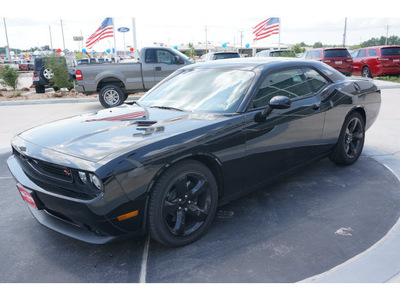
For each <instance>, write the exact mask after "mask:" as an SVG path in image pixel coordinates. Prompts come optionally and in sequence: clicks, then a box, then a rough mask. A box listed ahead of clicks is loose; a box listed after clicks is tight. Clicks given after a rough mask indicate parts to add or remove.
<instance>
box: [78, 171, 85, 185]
mask: <svg viewBox="0 0 400 300" xmlns="http://www.w3.org/2000/svg"><path fill="white" fill-rule="evenodd" d="M78 174H79V179H80V180H81V181H82V183H83V184H86V183H87V176H86V173H85V172H79V173H78Z"/></svg>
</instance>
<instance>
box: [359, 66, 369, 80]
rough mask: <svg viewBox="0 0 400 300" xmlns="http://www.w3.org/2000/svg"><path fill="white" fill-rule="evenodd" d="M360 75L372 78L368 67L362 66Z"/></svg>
mask: <svg viewBox="0 0 400 300" xmlns="http://www.w3.org/2000/svg"><path fill="white" fill-rule="evenodd" d="M361 75H362V77H368V78H372V75H371V70H370V69H369V68H368V67H364V68H363V69H362V74H361Z"/></svg>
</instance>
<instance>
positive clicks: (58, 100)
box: [0, 96, 141, 106]
mask: <svg viewBox="0 0 400 300" xmlns="http://www.w3.org/2000/svg"><path fill="white" fill-rule="evenodd" d="M140 98H141V97H140V96H129V97H128V99H127V101H129V100H133V101H136V100H139V99H140ZM90 102H97V103H100V102H99V99H98V98H70V99H63V98H54V99H43V100H21V101H0V106H13V105H35V104H65V103H90Z"/></svg>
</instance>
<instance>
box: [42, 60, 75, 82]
mask: <svg viewBox="0 0 400 300" xmlns="http://www.w3.org/2000/svg"><path fill="white" fill-rule="evenodd" d="M45 68H46V69H51V70H52V72H53V74H54V76H53V78H51V79H50V83H52V84H53V86H54V87H56V88H68V89H70V88H71V87H72V82H71V81H70V80H69V79H70V78H69V72H68V66H67V61H66V60H65V58H64V57H61V56H50V57H47V58H46V63H45Z"/></svg>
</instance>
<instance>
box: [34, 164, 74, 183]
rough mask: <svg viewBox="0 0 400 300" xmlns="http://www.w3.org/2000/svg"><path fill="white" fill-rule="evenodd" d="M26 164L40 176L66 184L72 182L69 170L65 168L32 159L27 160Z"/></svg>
mask: <svg viewBox="0 0 400 300" xmlns="http://www.w3.org/2000/svg"><path fill="white" fill-rule="evenodd" d="M28 163H29V165H30V166H31V167H32V168H33V169H34V170H35V171H36V172H39V173H41V174H42V175H46V176H49V177H53V178H57V179H59V180H63V181H66V182H72V173H71V170H70V169H68V168H66V167H63V166H59V165H55V164H52V163H48V162H44V161H41V160H37V159H32V158H28Z"/></svg>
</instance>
